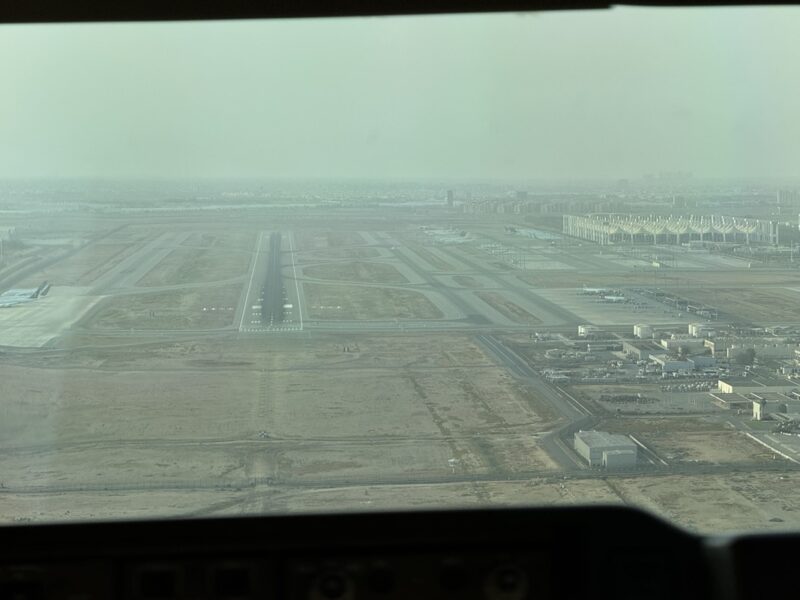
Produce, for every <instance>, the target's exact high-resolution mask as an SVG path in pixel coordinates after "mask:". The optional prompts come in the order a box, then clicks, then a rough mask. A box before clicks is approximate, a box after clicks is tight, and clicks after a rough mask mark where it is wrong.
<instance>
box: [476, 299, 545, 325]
mask: <svg viewBox="0 0 800 600" xmlns="http://www.w3.org/2000/svg"><path fill="white" fill-rule="evenodd" d="M475 295H476V296H477V297H478V298H480V299H481V300H483V301H484V302H486V304H488V305H489V306H491V307H492V308H493V309H495V310H496V311H497V312H499V313H500V314H501V315H503V316H504V317H506V318H507V319H510V320H512V321H514V322H515V323H526V324H529V325H535V324H536V323H541V322H542V321H541V319H537V318H536V317H534V316H533V315H532V314H531V313H529V312H528V311H527V310H525V309H524V308H522V307H521V306H519V305H517V304H514V303H513V302H511V301H510V300H508V299H507V298H505V297H504V296H503V295H502V294H498V293H496V292H475Z"/></svg>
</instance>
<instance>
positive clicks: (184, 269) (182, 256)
mask: <svg viewBox="0 0 800 600" xmlns="http://www.w3.org/2000/svg"><path fill="white" fill-rule="evenodd" d="M249 263H250V255H249V253H246V252H239V251H231V250H218V249H216V248H207V249H194V248H177V249H175V250H173V251H172V252H170V253H169V254H168V255H167V257H166V258H165V259H164V260H162V261H161V262H160V263H158V264H157V265H156V266H155V267H154V268H153V269H152V270H151V271H150V272H149V273H147V275H145V276H144V277H142V278H141V279H140V280H139V282H138V284H137V285H140V286H142V287H157V286H162V285H176V284H181V283H204V282H212V281H221V280H223V279H231V278H233V277H236V276H238V275H243V274H244V273H245V272H246V271H247V268H248V266H249Z"/></svg>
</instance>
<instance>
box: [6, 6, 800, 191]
mask: <svg viewBox="0 0 800 600" xmlns="http://www.w3.org/2000/svg"><path fill="white" fill-rule="evenodd" d="M798 29H800V10H799V9H798V8H797V7H763V8H758V7H749V8H691V9H642V8H617V9H613V10H609V11H580V12H553V13H540V14H530V15H519V14H489V15H458V16H433V17H395V18H371V19H334V20H327V21H325V20H308V21H303V20H289V21H273V22H237V21H229V22H212V23H155V24H144V23H141V24H91V25H90V24H85V25H36V26H27V25H26V26H3V28H2V30H0V31H1V32H2V35H0V69H2V72H3V74H4V75H3V77H4V88H5V89H6V90H7V93H6V94H3V95H2V96H0V115H2V118H0V178H9V177H107V178H158V177H165V178H173V177H177V178H206V177H210V178H261V177H266V178H311V179H356V180H360V179H369V180H380V179H388V180H421V181H431V180H442V181H458V180H470V181H480V180H491V181H511V182H513V181H520V182H522V181H536V180H541V181H554V180H574V181H580V180H593V179H603V180H622V179H628V180H630V181H636V180H640V179H641V178H643V177H645V176H646V175H647V174H648V173H652V174H658V173H662V172H663V173H670V172H672V173H678V172H691V173H692V178H693V179H697V180H702V179H707V178H712V179H716V178H732V179H737V180H742V179H747V178H776V179H785V178H792V177H795V176H796V175H797V174H798V172H797V166H796V165H797V160H796V159H797V156H800V119H799V118H798V110H799V109H798V108H797V102H796V98H798V97H800V78H798V77H797V76H796V67H795V65H796V61H794V59H793V57H794V56H795V54H796V49H797V42H796V32H797V31H798Z"/></svg>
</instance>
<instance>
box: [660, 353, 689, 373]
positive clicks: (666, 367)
mask: <svg viewBox="0 0 800 600" xmlns="http://www.w3.org/2000/svg"><path fill="white" fill-rule="evenodd" d="M650 360H652V361H653V362H654V363H656V364H657V365H658V366H660V367H661V372H662V373H676V372H678V371H694V369H695V364H694V363H693V362H692V361H691V360H678V359H677V358H673V357H672V356H670V355H669V354H651V355H650Z"/></svg>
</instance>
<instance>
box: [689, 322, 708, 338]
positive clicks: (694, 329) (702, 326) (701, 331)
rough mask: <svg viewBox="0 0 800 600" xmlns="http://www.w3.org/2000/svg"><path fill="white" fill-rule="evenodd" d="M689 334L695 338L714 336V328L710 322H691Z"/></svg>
mask: <svg viewBox="0 0 800 600" xmlns="http://www.w3.org/2000/svg"><path fill="white" fill-rule="evenodd" d="M689 335H690V336H692V337H693V338H706V337H714V328H713V327H712V326H711V325H709V324H708V323H689Z"/></svg>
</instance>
